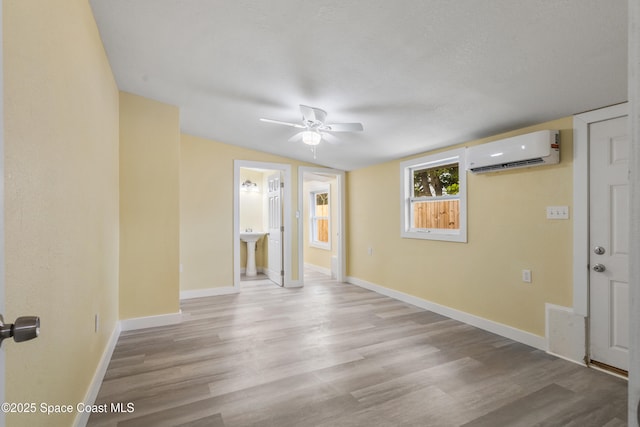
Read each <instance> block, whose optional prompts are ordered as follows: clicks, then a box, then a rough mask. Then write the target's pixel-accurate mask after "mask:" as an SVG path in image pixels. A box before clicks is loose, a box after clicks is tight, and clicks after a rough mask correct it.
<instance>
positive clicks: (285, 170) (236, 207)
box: [233, 160, 299, 289]
mask: <svg viewBox="0 0 640 427" xmlns="http://www.w3.org/2000/svg"><path fill="white" fill-rule="evenodd" d="M233 168H234V171H233V188H234V191H233V286H234V288H236V289H239V288H240V271H241V267H240V244H241V242H240V184H241V183H240V169H242V168H249V169H262V170H277V171H280V172H281V173H282V180H283V181H284V182H291V165H289V164H285V163H269V162H256V161H251V160H234V161H233ZM291 203H292V196H291V186H290V185H288V186H285V187H284V189H283V191H282V207H283V210H282V212H283V225H284V234H283V241H282V248H283V251H284V254H285V256H284V259H283V261H284V262H283V263H284V272H285V279H286V280H285V283H284V286H291V287H295V286H299V283H298V281H296V280H293V279H292V277H293V269H292V260H291V258H292V256H291V253H292V252H291V251H292V241H293V240H292V235H291V230H292V226H291V222H292V218H291V215H290V214H289V213H290V212H292V209H291Z"/></svg>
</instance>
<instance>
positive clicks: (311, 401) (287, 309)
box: [88, 273, 627, 427]
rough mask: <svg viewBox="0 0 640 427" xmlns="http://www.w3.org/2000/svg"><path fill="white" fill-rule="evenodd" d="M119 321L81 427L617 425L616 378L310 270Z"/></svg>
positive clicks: (621, 387) (621, 397)
mask: <svg viewBox="0 0 640 427" xmlns="http://www.w3.org/2000/svg"><path fill="white" fill-rule="evenodd" d="M182 312H183V321H182V323H181V324H179V325H173V326H169V327H165V328H151V329H146V330H140V331H131V332H125V333H123V334H122V336H121V337H120V339H119V341H118V344H117V346H116V349H115V351H114V353H113V357H112V360H111V363H110V365H109V368H108V370H107V373H106V375H105V379H104V381H103V384H102V388H101V390H100V392H99V394H98V398H97V401H96V403H111V402H124V403H128V402H132V403H133V404H134V405H135V411H134V412H133V413H106V414H93V415H92V416H91V418H90V420H89V424H88V425H89V426H93V427H96V426H109V427H122V426H128V427H135V426H185V427H199V426H214V427H222V426H225V427H232V426H243V427H245V426H261V427H262V426H274V427H275V426H277V427H287V426H292V427H293V426H295V427H299V426H327V427H328V426H332V427H333V426H363V425H366V426H461V425H466V426H530V425H539V426H591V425H593V426H596V425H597V426H609V427H617V426H621V425H625V421H624V420H625V417H626V393H627V387H626V382H625V381H624V380H621V379H619V378H615V377H613V376H609V375H606V374H604V373H602V372H598V371H595V370H590V369H586V368H584V367H581V366H579V365H576V364H573V363H570V362H567V361H564V360H561V359H557V358H555V357H553V356H550V355H548V354H546V353H544V352H542V351H539V350H536V349H533V348H531V347H528V346H526V345H523V344H520V343H517V342H514V341H511V340H509V339H506V338H504V337H500V336H497V335H494V334H491V333H489V332H486V331H482V330H478V329H476V328H473V327H471V326H469V325H466V324H463V323H460V322H458V321H455V320H451V319H448V318H446V317H444V316H441V315H439V314H436V313H432V312H429V311H425V310H421V309H418V308H416V307H414V306H411V305H408V304H406V303H403V302H400V301H397V300H393V299H391V298H388V297H385V296H383V295H380V294H376V293H374V292H371V291H368V290H365V289H362V288H358V287H355V286H352V285H347V284H342V283H337V282H335V281H333V280H329V279H328V278H327V277H326V276H323V275H321V274H319V273H309V274H308V275H305V287H304V288H299V289H286V288H284V289H283V288H280V287H277V286H275V285H273V284H272V283H271V282H269V281H265V280H255V281H251V282H246V283H245V286H244V287H243V289H242V291H241V292H240V293H239V294H234V295H224V296H220V297H206V298H199V299H193V300H188V301H184V302H183V303H182Z"/></svg>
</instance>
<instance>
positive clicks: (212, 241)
mask: <svg viewBox="0 0 640 427" xmlns="http://www.w3.org/2000/svg"><path fill="white" fill-rule="evenodd" d="M234 160H249V161H258V162H272V163H286V164H290V165H291V166H292V182H291V183H290V185H291V186H292V194H293V200H292V206H293V208H292V211H291V212H288V213H286V214H288V215H290V217H291V221H292V224H293V230H292V233H291V234H292V240H293V242H292V251H293V253H292V266H293V272H292V279H293V280H297V279H298V231H297V230H298V228H297V219H296V217H295V209H296V206H297V203H298V197H297V194H298V184H297V183H298V167H299V166H312V165H310V164H308V163H302V162H299V161H296V160H291V159H287V158H284V157H280V156H275V155H272V154H267V153H262V152H259V151H253V150H249V149H246V148H241V147H236V146H232V145H227V144H222V143H219V142H215V141H211V140H207V139H204V138H200V137H196V136H192V135H185V134H183V135H182V142H181V158H180V161H181V169H180V188H181V192H180V262H181V263H182V265H183V272H182V275H181V276H180V289H181V290H194V289H207V288H216V287H225V286H233V162H234Z"/></svg>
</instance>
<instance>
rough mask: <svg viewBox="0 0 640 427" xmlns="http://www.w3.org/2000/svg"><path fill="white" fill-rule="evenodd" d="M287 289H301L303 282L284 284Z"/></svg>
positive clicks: (295, 281)
mask: <svg viewBox="0 0 640 427" xmlns="http://www.w3.org/2000/svg"><path fill="white" fill-rule="evenodd" d="M284 287H285V288H301V287H302V281H301V280H289V281H287V282H285V283H284Z"/></svg>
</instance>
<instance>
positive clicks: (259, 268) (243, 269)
mask: <svg viewBox="0 0 640 427" xmlns="http://www.w3.org/2000/svg"><path fill="white" fill-rule="evenodd" d="M256 271H257V272H258V273H265V274H266V272H267V269H266V268H264V267H256ZM246 272H247V268H246V267H241V268H240V274H245V273H246Z"/></svg>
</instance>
